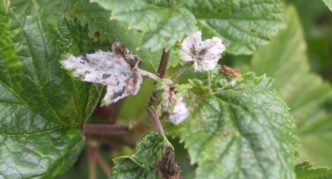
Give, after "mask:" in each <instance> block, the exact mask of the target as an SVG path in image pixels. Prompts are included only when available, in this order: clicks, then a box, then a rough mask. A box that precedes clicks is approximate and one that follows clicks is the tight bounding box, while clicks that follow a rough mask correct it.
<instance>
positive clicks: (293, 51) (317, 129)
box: [251, 7, 332, 166]
mask: <svg viewBox="0 0 332 179" xmlns="http://www.w3.org/2000/svg"><path fill="white" fill-rule="evenodd" d="M287 17H289V19H288V28H287V29H286V30H284V31H282V32H281V33H280V34H279V35H278V36H276V37H275V38H274V39H273V40H272V42H271V43H270V44H269V45H267V46H265V47H263V48H262V49H260V50H259V51H258V52H257V54H256V55H255V56H254V57H253V59H252V65H251V66H252V69H253V70H254V71H255V72H257V73H258V74H263V73H266V74H267V75H269V76H272V77H274V78H275V79H276V83H277V84H278V85H279V87H280V92H281V94H282V96H283V98H284V99H285V100H286V102H287V104H288V105H289V106H290V107H291V113H292V115H293V116H294V118H295V120H296V124H297V130H298V134H299V137H300V140H301V143H302V147H301V148H300V157H301V159H304V160H309V161H311V162H312V163H313V164H315V165H319V166H332V152H331V148H332V138H331V136H332V120H331V118H332V113H331V110H330V109H329V108H327V105H328V104H330V103H331V102H332V88H331V85H330V84H328V83H327V82H324V81H323V80H322V79H321V78H320V77H319V76H318V75H317V74H314V73H313V72H310V67H309V63H308V59H307V56H306V43H305V39H304V37H303V32H302V29H301V24H300V21H299V19H298V16H297V13H296V10H295V9H294V8H293V7H292V8H289V9H288V12H287Z"/></svg>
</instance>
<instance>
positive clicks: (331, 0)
mask: <svg viewBox="0 0 332 179" xmlns="http://www.w3.org/2000/svg"><path fill="white" fill-rule="evenodd" d="M323 2H324V3H325V4H326V6H327V7H328V8H329V9H330V10H331V11H332V0H323Z"/></svg>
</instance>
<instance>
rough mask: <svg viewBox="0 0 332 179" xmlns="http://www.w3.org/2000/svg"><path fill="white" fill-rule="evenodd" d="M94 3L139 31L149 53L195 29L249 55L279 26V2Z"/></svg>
mask: <svg viewBox="0 0 332 179" xmlns="http://www.w3.org/2000/svg"><path fill="white" fill-rule="evenodd" d="M95 2H97V3H98V4H99V5H101V6H102V7H103V8H105V9H108V10H110V11H111V19H116V20H119V21H122V22H125V23H127V24H128V25H127V28H129V29H136V30H139V31H141V32H142V33H143V34H144V37H143V41H142V44H143V46H144V47H146V48H150V49H152V50H157V49H161V48H163V47H164V48H170V47H172V46H173V45H174V44H175V42H177V41H181V40H182V39H183V38H184V36H185V35H188V34H190V33H192V32H193V31H194V30H196V29H197V28H199V29H201V30H202V31H203V32H204V34H205V33H206V34H211V36H221V37H223V38H224V39H225V40H226V43H227V46H228V48H227V52H229V53H232V54H251V53H253V52H254V51H255V50H256V48H257V46H260V45H263V44H266V43H267V42H268V41H269V39H270V38H271V37H272V36H273V35H274V34H276V32H277V31H278V30H280V29H281V27H282V26H283V19H282V16H281V14H282V11H283V5H282V1H281V0H264V1H261V0H259V1H258V0H249V1H248V0H238V1H227V0H220V1H214V0H208V1H206V0H189V1H185V2H176V1H141V0H134V1H132V0H125V1H116V0H111V1H106V0H95Z"/></svg>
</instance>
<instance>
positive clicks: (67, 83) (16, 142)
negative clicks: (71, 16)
mask: <svg viewBox="0 0 332 179" xmlns="http://www.w3.org/2000/svg"><path fill="white" fill-rule="evenodd" d="M2 5H3V1H0V29H1V31H0V143H1V145H0V151H1V152H0V178H31V177H33V178H35V177H36V178H54V177H55V176H56V175H58V174H60V173H62V172H64V171H65V170H66V169H67V168H69V167H70V166H71V165H72V164H73V163H74V162H75V161H76V158H77V156H78V154H79V153H80V151H81V149H82V147H83V146H84V138H82V137H81V135H80V129H79V127H78V124H80V123H82V122H83V121H85V120H87V119H88V118H89V116H90V114H91V112H92V110H93V109H94V106H95V105H96V102H97V101H98V96H99V94H100V92H101V91H100V90H99V89H98V88H97V87H96V86H94V85H90V84H83V83H81V82H78V81H73V80H72V79H71V78H70V77H69V76H68V75H66V74H65V73H64V71H62V70H61V69H60V65H59V62H58V60H59V59H60V58H61V55H62V50H63V48H62V44H63V43H64V42H61V43H60V41H62V40H67V45H68V46H72V47H74V46H76V48H68V50H72V49H79V47H78V46H79V44H81V42H75V40H74V39H72V38H70V39H68V38H67V37H66V34H63V37H59V36H57V35H56V34H58V33H60V32H63V33H64V32H65V31H63V30H64V29H65V24H62V26H61V28H62V29H61V30H60V29H56V28H55V27H53V26H50V25H48V24H45V21H44V19H43V18H42V17H40V16H39V15H38V13H37V14H36V16H21V15H14V14H13V13H11V10H9V11H4V8H3V6H2ZM66 28H68V27H66Z"/></svg>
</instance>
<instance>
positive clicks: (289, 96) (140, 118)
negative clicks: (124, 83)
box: [0, 0, 332, 179]
mask: <svg viewBox="0 0 332 179" xmlns="http://www.w3.org/2000/svg"><path fill="white" fill-rule="evenodd" d="M93 1H94V2H89V1H88V0H69V1H68V0H57V1H52V0H32V1H27V0H0V144H1V145H0V178H55V177H56V176H58V175H59V174H60V173H62V172H64V171H65V170H66V169H68V168H69V167H71V166H72V165H73V163H74V162H75V161H76V159H77V157H78V155H79V154H80V153H81V151H82V148H83V147H84V145H85V136H89V135H88V134H87V133H84V134H83V132H81V129H80V126H81V125H82V124H84V123H86V122H87V120H89V118H90V117H91V115H92V114H93V111H94V109H95V108H96V105H97V104H98V102H99V97H100V95H101V93H102V90H103V88H101V87H98V86H97V85H94V84H89V83H82V82H80V81H78V80H75V79H72V78H71V77H70V76H68V75H67V74H66V73H65V72H64V71H63V70H62V69H61V68H60V65H59V61H60V60H61V59H63V58H64V57H65V56H66V55H68V54H73V55H75V56H78V55H82V54H86V53H94V52H95V51H96V50H98V49H102V50H104V51H110V45H111V43H112V42H114V41H120V42H121V43H123V44H124V45H125V46H126V47H128V49H130V50H131V51H132V52H133V53H134V54H136V55H137V56H139V58H140V60H141V61H142V62H143V63H142V65H141V66H140V67H139V68H140V69H142V70H141V71H139V70H138V71H139V72H138V73H141V72H142V71H143V69H144V70H145V71H144V72H145V73H146V74H149V72H147V71H148V70H150V71H153V72H154V71H156V69H157V67H158V65H159V61H160V56H161V53H162V50H163V49H167V50H169V51H170V58H169V63H168V67H169V68H167V73H166V79H169V83H168V84H167V85H164V86H160V87H159V88H158V82H160V81H161V80H160V79H158V77H156V79H157V80H156V81H157V82H155V81H154V82H152V81H145V82H144V85H143V87H142V88H141V91H140V92H139V93H138V95H137V96H132V97H130V98H128V99H126V101H124V102H123V103H121V104H119V103H118V104H116V106H117V108H116V109H118V108H120V107H121V106H122V107H121V109H119V111H120V112H119V115H118V116H115V115H114V116H112V117H111V118H114V117H117V118H119V119H118V120H117V122H118V123H124V124H126V125H128V127H129V129H130V132H129V133H130V134H128V135H123V136H122V135H121V136H115V137H114V136H112V137H110V138H107V137H105V138H107V139H109V140H112V141H111V143H112V142H114V143H112V144H110V145H109V146H111V147H110V148H111V150H112V152H114V153H115V152H117V151H116V150H113V149H115V148H117V147H120V148H121V147H122V146H121V145H122V144H123V143H128V145H129V146H132V145H133V144H134V143H135V141H137V139H138V138H140V136H142V135H143V134H146V133H147V132H150V130H151V127H150V124H147V123H148V119H147V118H149V117H148V116H147V113H146V108H147V107H149V109H151V110H153V112H155V113H156V114H157V115H156V116H154V115H151V116H150V117H152V118H153V119H154V120H153V121H154V122H155V123H158V122H156V121H158V119H157V118H158V117H160V119H162V120H165V119H166V118H167V116H173V117H174V116H175V117H174V118H176V117H178V116H180V117H183V116H184V117H183V118H181V120H179V121H180V122H182V120H184V122H183V123H180V122H179V123H180V124H178V123H176V124H178V125H177V126H175V125H172V126H170V122H165V121H163V123H164V124H166V125H169V126H168V128H167V130H166V131H165V132H166V134H172V135H174V136H175V137H177V138H178V139H180V141H181V142H182V143H184V147H185V149H182V147H181V146H180V145H175V148H174V147H173V146H172V145H171V144H170V143H169V141H168V140H167V138H166V136H160V135H158V134H155V133H150V134H148V135H147V136H146V137H144V138H143V139H142V140H141V141H140V142H139V143H138V144H137V146H136V152H135V154H133V155H129V156H122V157H117V158H115V159H114V163H113V164H114V166H113V168H112V178H124V179H125V178H169V176H173V177H174V178H176V177H179V176H178V174H180V172H179V168H178V165H177V164H176V163H175V162H174V160H175V158H174V152H175V153H176V152H177V153H178V154H179V153H180V155H181V156H177V158H178V160H182V161H180V162H179V163H182V166H185V167H184V170H183V172H187V173H184V174H181V175H183V176H192V175H194V174H195V176H196V178H211V179H223V178H235V179H247V178H255V179H256V178H257V179H260V178H262V179H270V178H271V179H274V178H278V179H279V178H281V179H294V178H298V179H325V178H332V171H331V170H330V169H327V168H315V167H314V166H312V165H311V164H310V163H309V162H303V163H301V164H298V165H296V166H294V163H295V161H304V160H305V161H307V160H308V161H310V162H311V163H313V164H315V165H319V166H328V167H332V152H331V148H332V137H331V136H332V132H331V131H332V122H331V118H332V112H331V106H332V87H331V85H330V84H329V83H328V82H326V81H323V80H322V79H321V78H320V77H319V76H318V75H317V74H314V73H312V72H311V71H310V65H309V63H308V57H307V55H306V47H307V44H306V39H305V38H304V35H303V32H302V25H301V23H300V20H299V17H298V15H297V12H296V10H295V9H294V8H293V7H290V8H288V9H287V12H286V13H284V2H283V1H282V0H231V1H230V0H186V1H180V0H93ZM323 1H324V3H325V4H326V5H327V6H328V7H329V9H330V10H332V1H331V0H323ZM319 2H320V3H321V6H323V2H321V1H319ZM301 3H302V1H297V2H296V4H297V5H298V6H299V7H302V6H301ZM310 3H312V2H310ZM303 7H304V8H303V9H304V10H303V12H306V9H308V7H307V6H303ZM310 7H311V6H310ZM310 7H309V8H310ZM312 9H313V10H312V11H315V13H316V11H317V10H316V8H312ZM325 9H326V11H328V10H327V8H325ZM317 14H320V11H317ZM325 16H326V17H325ZM284 17H286V18H287V28H286V29H284V30H282V31H280V32H279V30H281V29H282V28H283V27H284V25H285V24H284V20H285V19H284ZM329 17H330V16H328V15H326V14H324V17H323V16H322V17H320V18H321V19H315V22H316V23H317V24H320V23H322V22H324V23H327V22H329V23H331V22H332V21H331V19H329ZM331 17H332V16H331ZM308 19H310V20H312V19H314V18H313V17H309V15H308V16H306V17H305V20H303V19H302V20H303V21H302V23H303V24H304V25H303V27H304V28H305V29H306V31H305V32H306V33H305V34H306V35H307V34H309V36H310V38H307V40H308V39H309V40H308V42H309V43H310V45H309V47H310V48H311V47H314V48H317V49H311V50H310V51H309V57H314V59H311V61H314V60H315V58H323V59H325V58H328V57H330V56H331V54H330V49H329V46H328V44H329V41H330V38H327V37H330V36H329V33H328V31H329V29H330V28H331V27H326V28H325V30H326V31H327V32H326V33H324V34H325V35H326V37H325V36H320V37H319V38H317V39H320V40H321V39H322V38H326V39H325V40H324V41H320V40H318V41H316V42H315V44H311V42H312V39H314V38H316V34H317V33H320V32H317V31H315V28H312V27H311V26H312V24H310V23H308V22H307V21H308ZM327 24H328V23H327ZM316 30H317V29H316ZM195 31H201V32H202V34H203V38H204V39H206V38H211V37H220V38H222V39H223V40H224V42H225V45H226V47H227V48H226V51H227V53H228V54H232V55H253V56H252V60H251V61H248V62H247V63H250V65H248V66H246V67H247V69H250V70H248V71H254V72H255V73H252V72H251V73H247V74H245V75H242V76H240V77H230V76H227V73H225V72H224V71H220V69H216V70H214V71H208V72H206V73H196V74H193V73H192V72H189V73H188V72H187V73H185V74H186V75H184V76H181V77H179V78H178V76H176V75H175V76H176V77H174V76H172V74H174V72H175V71H176V72H175V74H180V73H177V72H179V71H181V70H188V68H187V67H189V66H190V65H192V64H190V63H187V64H185V66H180V64H181V59H180V57H179V56H178V51H179V49H180V48H181V47H180V42H181V41H182V40H183V39H184V38H185V37H186V36H188V35H190V34H191V33H193V32H195ZM277 32H279V34H277ZM276 34H277V36H275V35H276ZM273 36H275V37H274V38H273V39H272V40H271V38H272V37H273ZM193 43H194V42H193ZM268 43H269V44H268ZM320 43H321V44H320ZM211 44H212V43H211ZM211 44H209V43H206V44H205V43H200V45H197V46H198V48H201V46H209V48H210V46H211ZM212 45H213V44H212ZM263 45H264V46H263ZM119 49H120V51H121V48H119ZM257 49H258V50H257ZM200 50H201V51H197V49H194V48H191V49H190V50H188V52H189V51H190V53H189V54H193V55H197V54H196V53H199V54H198V55H197V56H204V53H206V51H204V50H202V49H200ZM200 53H202V54H200ZM216 53H218V52H216ZM312 53H319V54H318V55H317V54H314V55H312ZM117 54H121V53H117ZM127 55H128V54H127ZM122 56H123V57H124V56H125V55H122ZM206 56H209V55H206ZM210 57H211V56H210ZM227 57H228V55H226V57H224V58H223V60H227V59H228V58H227ZM237 57H239V56H237ZM237 57H235V58H237ZM241 57H242V56H240V57H239V58H241ZM124 58H125V57H124ZM245 58H248V59H249V58H251V56H246V57H245ZM107 59H108V58H107ZM83 60H84V59H83ZM204 60H211V59H209V58H207V59H204ZM105 61H106V60H105ZM105 61H104V62H105ZM125 61H126V59H125ZM106 62H107V61H106ZM201 62H202V59H197V62H196V63H201ZM92 63H93V62H92ZM223 63H227V62H225V61H223ZM241 63H243V62H241ZM318 63H319V64H320V65H318V66H320V67H319V68H320V70H321V69H322V67H321V66H324V64H329V63H328V62H325V61H324V60H320V62H318ZM96 65H98V64H96ZM99 65H100V64H99ZM127 65H130V64H127ZM182 65H183V64H182ZM203 65H204V64H203ZM326 66H327V65H326ZM103 67H105V66H100V68H103ZM97 69H98V68H97ZM326 69H328V67H324V70H326ZM105 70H108V69H105ZM113 70H114V69H113ZM115 70H117V69H115ZM317 71H318V70H317ZM255 74H257V76H256V75H255ZM263 74H266V75H268V76H271V77H273V78H275V79H276V80H275V81H274V80H272V79H271V78H269V77H266V75H263ZM235 76H237V75H235ZM102 78H104V77H102ZM177 78H178V79H177ZM171 79H172V80H171ZM116 80H117V79H115V81H116ZM156 84H157V85H156ZM153 89H155V90H154V91H153ZM279 92H280V93H281V95H279ZM158 95H159V96H158ZM158 97H159V98H158ZM182 97H183V98H182ZM179 99H181V100H179ZM283 99H284V100H285V101H286V102H287V104H286V103H285V102H284V101H283ZM177 100H179V101H180V102H179V101H177ZM177 104H179V105H177ZM158 105H162V109H158V108H157V109H156V108H154V107H155V106H158ZM176 106H180V107H176ZM288 106H290V108H288ZM175 108H177V110H175ZM173 109H174V110H173ZM112 110H114V109H113V108H112ZM188 111H190V116H189V117H188V118H187V116H188V114H189V113H188ZM171 114H172V115H171ZM184 114H185V115H184ZM293 118H294V119H295V120H293ZM112 120H113V119H112ZM174 120H176V119H174ZM93 122H94V123H95V122H97V121H93ZM103 122H104V121H103ZM112 122H114V121H112ZM173 122H174V121H173ZM112 124H113V123H112ZM132 124H135V125H133V126H132ZM155 125H157V126H154V127H156V128H157V129H159V133H160V134H163V132H160V128H162V126H158V124H155ZM295 125H296V127H295ZM91 126H93V125H91ZM137 126H139V127H138V128H137ZM83 128H84V127H83ZM124 128H126V127H124ZM97 132H98V131H97ZM297 135H298V136H299V137H298V136H297ZM89 137H91V136H89ZM113 139H115V140H114V141H113ZM298 139H300V140H298ZM94 140H96V141H98V142H100V141H99V139H94ZM96 141H93V143H95V142H96ZM101 141H103V140H101ZM299 141H300V142H301V145H300V147H299V145H298V144H299ZM117 142H118V143H117ZM100 143H102V142H100ZM113 144H114V145H113ZM113 147H115V148H113ZM179 148H181V149H180V150H187V151H181V152H179V151H176V150H177V149H179ZM298 149H299V150H298ZM174 150H175V151H174ZM187 152H188V154H189V158H188V157H187V156H186V153H187ZM108 153H109V151H107V152H105V155H103V156H104V157H105V156H107V154H108ZM120 153H121V151H120ZM88 155H89V157H87V158H89V161H88V162H89V167H91V166H90V164H91V161H90V160H91V158H93V155H92V154H88ZM113 157H114V156H113ZM93 160H94V161H93V162H95V163H96V162H97V163H100V162H101V161H100V160H101V159H93ZM184 160H188V161H189V160H190V161H191V164H193V165H192V166H188V165H189V164H188V163H186V162H185V161H184ZM105 168H106V169H105ZM107 168H108V167H107V166H106V167H105V165H104V166H103V167H102V169H103V170H107ZM90 170H91V168H90ZM193 170H195V171H193ZM90 172H91V171H89V174H91V173H93V172H91V173H90ZM105 173H106V175H107V172H105ZM188 173H189V175H188ZM175 176H176V177H175ZM90 177H91V176H90Z"/></svg>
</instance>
